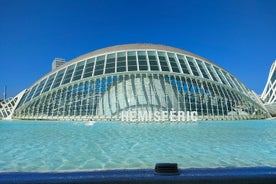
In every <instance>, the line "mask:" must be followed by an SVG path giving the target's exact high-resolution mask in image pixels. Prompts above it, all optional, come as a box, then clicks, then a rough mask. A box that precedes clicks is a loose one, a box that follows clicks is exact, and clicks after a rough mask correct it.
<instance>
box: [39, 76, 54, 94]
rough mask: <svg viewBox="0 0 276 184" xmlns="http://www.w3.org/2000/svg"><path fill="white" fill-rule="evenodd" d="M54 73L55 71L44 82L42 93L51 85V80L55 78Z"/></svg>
mask: <svg viewBox="0 0 276 184" xmlns="http://www.w3.org/2000/svg"><path fill="white" fill-rule="evenodd" d="M55 75H56V74H55V73H54V74H52V75H50V77H49V78H48V80H47V83H46V85H45V87H44V89H43V91H42V93H44V92H46V91H48V90H49V89H50V87H51V85H52V83H53V80H54V78H55Z"/></svg>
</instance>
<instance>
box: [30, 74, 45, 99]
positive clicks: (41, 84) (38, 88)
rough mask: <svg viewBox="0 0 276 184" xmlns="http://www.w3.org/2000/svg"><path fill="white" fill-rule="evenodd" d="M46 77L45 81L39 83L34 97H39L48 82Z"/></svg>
mask: <svg viewBox="0 0 276 184" xmlns="http://www.w3.org/2000/svg"><path fill="white" fill-rule="evenodd" d="M46 79H47V78H46ZM46 79H44V80H43V81H41V82H40V83H39V86H38V87H37V89H36V91H35V94H34V97H37V96H38V95H40V92H41V90H42V88H43V86H44V84H45V83H46ZM34 97H33V98H34Z"/></svg>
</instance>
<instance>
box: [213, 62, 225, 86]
mask: <svg viewBox="0 0 276 184" xmlns="http://www.w3.org/2000/svg"><path fill="white" fill-rule="evenodd" d="M214 68H215V70H216V72H217V74H218V76H219V78H220V80H221V82H222V83H223V84H226V85H227V84H228V83H227V81H226V79H225V78H224V77H223V75H222V73H221V71H220V70H219V68H218V67H216V66H214Z"/></svg>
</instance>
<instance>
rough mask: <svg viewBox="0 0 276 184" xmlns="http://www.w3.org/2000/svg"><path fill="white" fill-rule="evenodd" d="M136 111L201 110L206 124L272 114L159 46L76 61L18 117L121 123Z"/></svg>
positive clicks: (235, 84) (222, 76)
mask: <svg viewBox="0 0 276 184" xmlns="http://www.w3.org/2000/svg"><path fill="white" fill-rule="evenodd" d="M127 110H137V111H141V110H143V111H148V112H155V111H168V112H170V111H197V113H198V116H199V118H200V119H202V120H232V119H261V118H266V117H267V111H266V110H265V109H264V108H263V107H262V106H261V104H260V103H259V102H258V101H257V100H256V99H255V97H254V96H253V95H252V94H251V91H249V90H248V89H247V88H246V87H245V86H244V85H243V84H242V83H241V82H240V81H239V80H237V79H236V78H235V77H234V76H233V75H231V74H230V73H228V72H227V71H225V70H224V69H222V68H221V67H219V66H217V65H215V64H214V63H212V62H210V61H208V60H206V59H203V58H201V57H200V56H196V55H194V54H191V53H188V52H185V51H181V50H179V49H174V48H171V47H166V46H160V45H147V44H136V45H134V46H133V45H131V47H128V45H124V46H122V47H120V46H119V47H118V46H117V47H114V48H113V49H107V50H102V51H101V52H98V53H97V52H95V54H94V53H91V54H88V55H87V56H86V57H81V59H80V60H78V59H76V60H73V61H71V62H69V63H67V64H65V65H63V66H61V67H60V68H59V69H58V70H55V71H52V72H51V73H49V74H48V75H46V76H44V77H42V78H41V79H40V80H38V81H37V82H36V83H34V84H33V85H32V86H31V87H30V88H29V89H27V90H26V93H25V94H24V95H23V97H22V99H21V101H20V103H19V105H18V106H17V108H16V110H15V112H14V114H13V117H14V118H17V119H52V120H120V117H121V113H122V112H123V111H127Z"/></svg>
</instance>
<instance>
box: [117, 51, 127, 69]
mask: <svg viewBox="0 0 276 184" xmlns="http://www.w3.org/2000/svg"><path fill="white" fill-rule="evenodd" d="M125 71H126V53H125V52H118V53H117V72H125Z"/></svg>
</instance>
